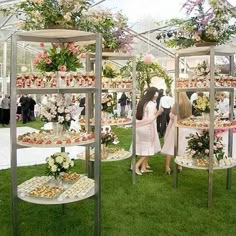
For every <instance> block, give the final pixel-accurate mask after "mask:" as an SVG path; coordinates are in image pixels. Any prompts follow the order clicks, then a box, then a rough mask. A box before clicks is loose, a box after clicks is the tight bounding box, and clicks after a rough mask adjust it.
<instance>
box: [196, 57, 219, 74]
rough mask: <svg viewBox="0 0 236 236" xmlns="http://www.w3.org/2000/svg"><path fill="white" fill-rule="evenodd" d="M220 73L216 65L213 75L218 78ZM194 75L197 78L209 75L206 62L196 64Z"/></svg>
mask: <svg viewBox="0 0 236 236" xmlns="http://www.w3.org/2000/svg"><path fill="white" fill-rule="evenodd" d="M220 73H221V70H220V68H219V67H218V66H217V65H216V66H215V72H214V75H216V76H218V75H219V74H220ZM195 74H196V75H197V76H207V75H209V74H210V68H209V65H208V61H205V60H204V61H203V62H200V63H198V64H197V67H196V69H195Z"/></svg>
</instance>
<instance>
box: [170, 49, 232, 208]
mask: <svg viewBox="0 0 236 236" xmlns="http://www.w3.org/2000/svg"><path fill="white" fill-rule="evenodd" d="M193 56H208V57H209V65H210V73H209V75H207V78H202V82H204V81H206V79H207V81H208V83H207V84H203V83H201V84H198V85H199V86H196V84H197V82H196V78H189V79H185V81H183V80H181V79H179V70H180V65H179V63H180V58H184V57H185V58H186V57H193ZM216 56H227V57H229V61H230V69H229V75H228V76H226V77H227V78H228V79H227V85H229V86H223V84H222V85H221V84H219V83H216V82H217V81H218V80H219V77H217V76H215V74H214V73H215V57H216ZM175 63H176V64H175V76H176V89H175V97H176V100H177V104H178V95H179V93H180V92H183V91H184V92H188V91H189V92H193V91H194V92H196V91H201V92H208V93H209V94H210V114H209V120H208V121H206V120H204V119H201V118H196V117H194V118H193V117H190V118H188V119H185V120H178V121H177V125H176V132H175V163H176V165H175V169H174V181H173V185H174V187H175V188H177V186H178V169H177V165H179V166H183V167H186V168H191V169H198V170H207V171H208V207H211V206H212V198H213V171H214V170H221V169H226V170H227V189H230V188H231V170H232V167H234V166H235V165H236V162H235V159H233V158H235V157H233V158H232V154H233V153H232V137H233V136H232V129H233V128H235V125H236V121H235V120H233V103H234V86H235V85H234V81H235V78H234V77H233V71H234V54H233V53H232V49H231V48H226V47H222V46H220V47H214V46H210V47H196V48H187V49H181V50H178V51H177V52H176V60H175ZM226 77H225V78H226ZM222 81H223V82H225V81H226V80H223V78H222ZM195 82H196V83H195ZM228 82H230V83H228ZM193 83H194V86H193ZM219 91H224V92H228V93H229V100H230V114H229V121H223V120H220V119H219V118H217V117H216V116H215V114H214V108H215V107H214V106H215V93H216V92H219ZM177 113H178V107H177ZM179 128H189V129H195V132H196V129H198V130H209V136H210V144H209V151H210V152H209V159H208V160H204V159H200V160H195V159H192V158H191V157H189V156H185V157H182V156H178V155H177V153H178V148H179V147H178V133H179ZM217 129H218V130H219V129H220V130H226V129H227V130H228V133H229V135H228V145H227V146H228V147H227V148H228V157H229V158H228V159H225V160H222V161H220V162H219V163H218V162H217V163H216V161H215V160H214V157H213V153H214V152H213V145H214V133H215V131H216V130H217Z"/></svg>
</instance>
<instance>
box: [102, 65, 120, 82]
mask: <svg viewBox="0 0 236 236" xmlns="http://www.w3.org/2000/svg"><path fill="white" fill-rule="evenodd" d="M118 74H119V73H118V71H117V69H116V68H115V66H113V65H112V64H110V63H105V64H104V66H103V70H102V75H103V76H104V77H106V78H111V79H112V78H115V77H117V76H118Z"/></svg>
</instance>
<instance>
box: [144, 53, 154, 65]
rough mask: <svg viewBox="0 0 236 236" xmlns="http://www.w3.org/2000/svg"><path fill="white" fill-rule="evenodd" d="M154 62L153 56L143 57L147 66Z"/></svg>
mask: <svg viewBox="0 0 236 236" xmlns="http://www.w3.org/2000/svg"><path fill="white" fill-rule="evenodd" d="M153 60H154V57H153V55H151V54H148V55H146V56H144V57H143V62H144V63H145V64H147V65H150V64H152V62H153Z"/></svg>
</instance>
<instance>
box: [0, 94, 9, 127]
mask: <svg viewBox="0 0 236 236" xmlns="http://www.w3.org/2000/svg"><path fill="white" fill-rule="evenodd" d="M1 104H2V125H3V126H5V125H9V122H10V99H9V96H8V95H7V94H6V95H5V97H4V98H3V99H2V103H1Z"/></svg>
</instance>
